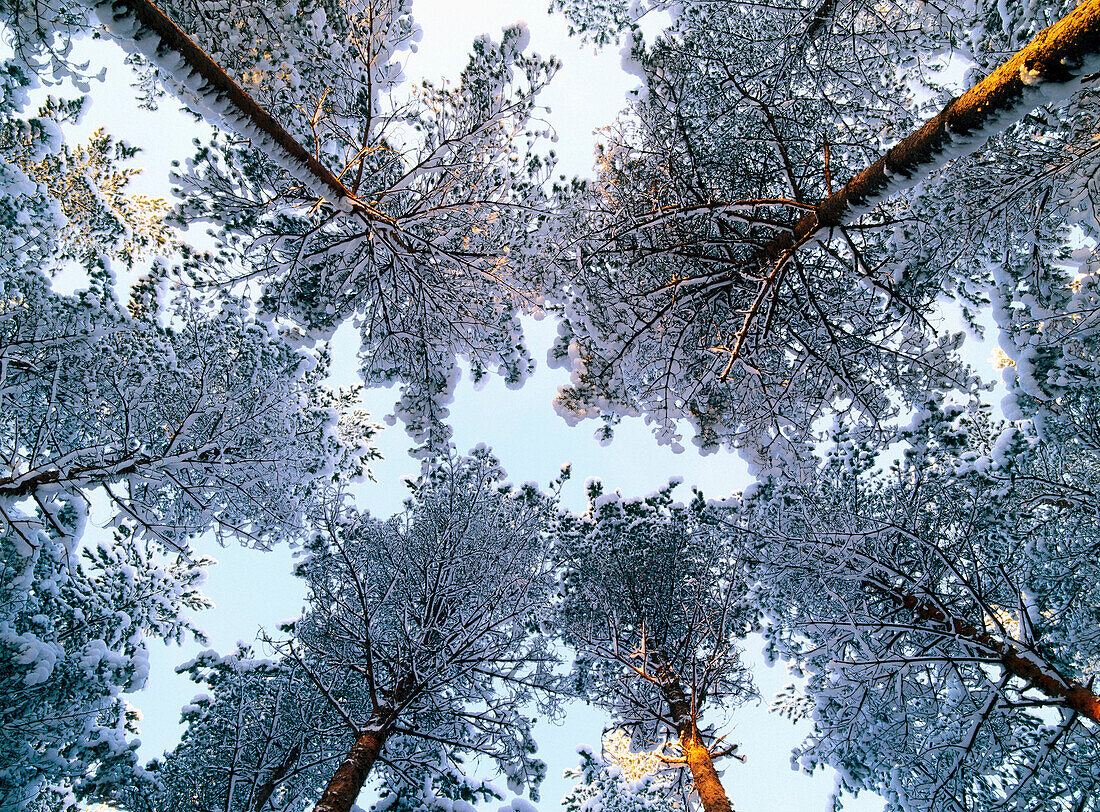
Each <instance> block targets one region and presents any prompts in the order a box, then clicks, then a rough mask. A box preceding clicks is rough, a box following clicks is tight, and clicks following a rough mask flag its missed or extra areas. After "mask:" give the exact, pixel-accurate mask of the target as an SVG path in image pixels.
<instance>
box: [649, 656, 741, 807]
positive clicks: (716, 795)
mask: <svg viewBox="0 0 1100 812" xmlns="http://www.w3.org/2000/svg"><path fill="white" fill-rule="evenodd" d="M649 659H650V660H651V661H652V662H653V663H654V666H655V668H656V671H657V677H658V684H659V685H660V687H661V696H662V697H663V698H664V700H665V704H667V705H668V712H669V716H670V717H671V718H672V722H673V724H674V725H676V734H677V735H678V736H679V737H680V750H681V751H682V752H683V754H684V761H686V762H687V766H688V769H689V770H691V780H692V783H693V784H694V785H695V792H696V794H698V796H699V802H700V803H702V805H703V809H704V812H733V807H732V806H731V805H730V799H729V796H728V795H726V789H725V787H723V786H722V780H721V779H720V778H719V777H718V770H716V769H715V768H714V759H713V758H712V757H711V754H710V749H709V748H708V747H707V746H706V744H705V743H704V742H703V739H702V737H701V736H700V735H699V727H698V725H696V723H695V719H696V716H697V712H698V709H697V708H696V707H695V703H694V701H693V700H692V699H689V698H688V696H687V694H686V693H685V692H684V688H683V686H682V685H681V684H680V678H679V676H678V675H677V674H676V673H675V671H673V670H672V669H671V668H670V667H669V666H668V663H667V662H666V661H665V659H664V657H662V656H661V654H660V652H659V651H655V650H651V651H650V652H649Z"/></svg>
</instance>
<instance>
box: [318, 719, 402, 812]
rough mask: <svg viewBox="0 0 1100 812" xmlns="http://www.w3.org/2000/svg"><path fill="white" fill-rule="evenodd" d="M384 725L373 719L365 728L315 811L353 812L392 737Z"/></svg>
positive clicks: (329, 783) (341, 763)
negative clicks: (388, 740)
mask: <svg viewBox="0 0 1100 812" xmlns="http://www.w3.org/2000/svg"><path fill="white" fill-rule="evenodd" d="M382 725H383V721H382V720H380V719H377V718H376V717H375V716H373V715H372V716H371V719H370V721H369V722H368V723H367V726H366V728H365V729H364V730H363V731H362V732H361V733H360V734H359V736H358V737H357V738H356V739H355V743H354V744H352V746H351V750H349V751H348V754H347V755H346V756H344V760H343V761H342V762H340V766H339V767H337V769H336V773H335V774H334V775H333V776H332V779H331V780H330V781H329V782H328V786H327V787H325V791H324V793H323V794H322V795H321V800H319V801H318V802H317V806H315V807H314V808H313V812H350V810H351V808H352V806H354V805H355V799H356V798H358V797H359V793H360V791H362V789H363V784H365V783H366V781H367V776H368V775H370V770H371V767H373V766H374V762H375V761H376V760H377V759H378V754H379V753H381V752H382V746H383V745H384V744H385V743H386V737H387V736H388V735H389V730H388V729H387V728H386V727H383V726H382Z"/></svg>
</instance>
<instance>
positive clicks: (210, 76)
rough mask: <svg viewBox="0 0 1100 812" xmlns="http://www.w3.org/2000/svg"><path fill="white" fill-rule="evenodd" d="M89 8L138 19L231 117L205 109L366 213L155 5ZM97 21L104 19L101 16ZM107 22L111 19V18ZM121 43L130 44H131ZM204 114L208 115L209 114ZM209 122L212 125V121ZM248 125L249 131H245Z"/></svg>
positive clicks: (109, 2)
mask: <svg viewBox="0 0 1100 812" xmlns="http://www.w3.org/2000/svg"><path fill="white" fill-rule="evenodd" d="M93 6H95V7H97V9H98V10H99V11H100V14H101V15H109V16H110V18H112V19H114V20H121V19H125V18H128V19H130V20H133V21H136V22H137V23H138V24H139V25H140V27H141V29H142V33H145V34H149V33H151V34H153V35H155V36H156V38H157V41H158V42H159V43H160V48H163V49H164V50H166V51H168V52H170V53H172V54H174V55H176V56H177V57H180V58H182V59H183V61H184V62H185V63H186V65H187V67H188V68H189V69H190V70H191V71H192V72H193V73H194V74H196V75H197V76H199V77H201V79H202V82H203V84H204V87H203V89H202V92H204V93H209V94H211V95H212V96H214V97H216V98H217V100H218V102H219V103H221V104H222V105H228V106H229V107H230V108H232V110H233V111H234V113H235V115H232V116H226V115H225V114H224V113H223V114H220V115H219V113H218V111H217V110H214V109H213V106H211V110H210V111H209V112H210V113H213V115H214V117H215V118H221V119H222V120H223V121H225V122H226V123H227V124H229V125H231V126H233V125H234V124H236V126H233V128H234V129H237V130H239V131H240V133H239V134H240V135H242V136H244V137H245V138H252V139H253V140H255V136H256V135H257V134H262V135H263V136H265V137H266V139H267V140H268V142H269V144H271V145H273V146H274V147H275V148H277V149H278V150H280V151H282V152H283V153H285V155H286V156H287V157H289V158H290V159H291V161H290V166H292V167H294V168H295V169H300V171H298V172H295V180H297V181H299V182H301V183H304V184H305V185H306V186H307V187H309V188H310V189H312V190H314V191H315V192H317V193H320V192H322V191H324V192H326V193H327V194H325V195H323V196H325V197H328V198H330V199H331V200H332V201H333V202H334V203H338V202H340V201H343V204H344V205H348V206H351V207H352V208H353V209H355V210H357V211H366V209H365V207H363V206H362V205H361V204H360V203H359V202H358V201H357V200H355V197H354V195H352V193H351V192H350V191H349V190H348V189H347V187H346V186H344V184H343V182H341V181H340V179H339V178H337V177H336V175H334V174H333V173H332V171H331V170H330V169H329V168H328V167H326V166H324V165H323V164H322V163H321V162H320V161H319V160H317V158H316V157H315V156H314V155H313V154H312V153H311V152H310V151H309V150H307V149H306V148H305V147H303V146H302V145H301V144H300V143H299V142H298V141H297V140H296V139H295V138H294V136H292V135H291V134H290V133H288V132H287V131H286V130H285V129H284V128H283V127H282V125H281V124H279V122H277V121H276V120H275V119H274V117H272V115H271V114H270V113H268V112H267V110H265V109H264V108H263V107H261V106H260V105H259V104H257V103H256V101H255V100H254V99H253V98H252V97H251V96H250V95H248V93H247V92H245V90H244V89H243V88H242V87H241V86H240V85H238V84H237V83H236V82H235V81H234V80H233V78H232V77H231V76H230V75H229V74H227V73H226V72H225V70H224V69H223V68H222V67H221V65H219V64H218V63H217V62H215V61H214V60H213V59H211V58H210V56H209V55H208V54H207V53H206V52H205V51H204V50H203V49H202V48H200V47H199V46H198V45H197V44H196V43H195V41H194V40H192V39H191V38H190V37H189V36H188V35H187V34H186V33H185V32H184V31H183V30H182V29H181V28H180V27H179V26H178V25H176V24H175V23H174V22H173V21H172V20H171V19H170V18H169V17H168V16H167V15H166V14H165V13H164V12H163V11H161V10H160V9H159V8H157V6H156V5H155V4H154V3H152V2H151V1H150V0H99V2H95V3H93ZM101 19H103V17H102V16H101ZM105 22H108V23H109V20H105ZM108 28H110V25H108ZM131 36H132V35H131ZM116 38H117V35H116ZM120 39H121V38H120ZM122 44H123V45H126V46H129V47H133V43H131V42H123V43H122ZM128 49H129V48H128ZM148 50H149V49H148V48H146V49H145V51H148ZM146 56H148V57H149V59H150V60H151V61H152V62H153V64H157V63H158V61H160V60H159V57H160V53H159V49H158V52H157V53H146ZM165 75H167V76H172V75H173V71H172V70H171V69H169V68H167V67H166V68H165ZM207 117H208V118H210V116H209V115H208V116H207ZM210 123H216V121H211V122H210ZM250 129H252V130H253V132H249V130H250Z"/></svg>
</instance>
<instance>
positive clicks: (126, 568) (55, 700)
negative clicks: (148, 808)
mask: <svg viewBox="0 0 1100 812" xmlns="http://www.w3.org/2000/svg"><path fill="white" fill-rule="evenodd" d="M52 507H53V509H52V510H51V512H50V513H49V514H48V520H49V525H50V528H49V529H48V530H46V531H44V532H39V533H38V534H37V536H36V542H37V547H36V549H35V550H34V551H33V554H32V555H27V554H25V553H24V552H23V551H21V550H20V549H19V543H18V542H16V541H15V539H14V537H13V535H12V534H10V533H7V534H4V535H3V536H0V690H2V691H3V700H2V703H0V809H5V810H9V809H11V810H21V809H42V810H46V809H63V808H67V807H68V806H70V805H71V804H72V803H73V802H74V801H75V800H76V798H77V797H84V796H88V795H91V796H93V797H108V798H109V797H115V796H118V795H119V794H121V793H123V792H125V791H127V790H128V789H131V790H132V788H133V787H134V786H135V784H140V783H141V782H142V780H143V773H142V771H141V770H140V769H139V768H138V767H137V762H138V759H137V753H136V752H135V751H136V747H137V744H136V741H135V734H136V733H137V732H138V731H137V726H136V723H137V721H138V720H139V719H140V714H139V713H138V712H137V711H136V710H135V709H134V708H133V707H132V706H131V705H130V703H129V702H127V700H126V698H125V697H124V696H122V694H124V693H132V692H134V691H138V690H140V689H142V688H143V687H144V686H145V681H146V677H147V675H148V671H149V663H148V656H149V651H148V638H150V637H159V638H162V639H164V640H168V641H175V642H180V641H181V640H182V639H183V638H184V637H185V636H190V635H196V636H199V637H200V638H201V633H199V632H198V631H197V630H196V629H195V627H194V626H193V625H192V624H191V622H190V621H189V620H188V619H187V618H186V616H185V615H184V614H182V613H183V612H184V611H185V610H186V609H187V608H190V609H201V608H203V607H205V606H206V605H207V602H206V599H205V598H204V597H203V595H202V593H201V592H200V591H199V586H200V585H201V583H202V581H203V578H204V577H205V576H204V573H203V568H204V566H205V565H206V564H207V563H209V562H208V561H207V560H206V559H203V558H194V559H192V560H190V561H186V560H184V559H183V558H182V557H180V556H164V555H161V554H158V553H157V552H156V551H155V550H153V551H150V549H149V546H148V545H147V544H145V543H143V542H141V541H139V540H138V539H137V538H135V537H134V536H133V535H132V534H131V533H130V532H129V526H127V525H124V526H123V527H121V528H120V529H119V530H118V531H116V533H115V535H114V538H113V539H111V538H109V537H105V538H103V539H102V540H100V541H98V542H96V543H94V544H85V545H84V547H83V549H81V548H80V547H79V546H78V545H79V535H80V533H79V531H80V527H79V525H80V523H81V521H82V517H81V515H80V514H79V512H78V509H74V505H73V503H67V504H64V505H54V506H52ZM104 536H106V534H104ZM13 542H15V543H13Z"/></svg>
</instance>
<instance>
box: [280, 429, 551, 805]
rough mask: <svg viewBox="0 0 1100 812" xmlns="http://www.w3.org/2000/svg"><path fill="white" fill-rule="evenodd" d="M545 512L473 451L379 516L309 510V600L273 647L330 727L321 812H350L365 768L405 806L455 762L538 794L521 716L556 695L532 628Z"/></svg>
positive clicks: (486, 456) (305, 573) (329, 507)
mask: <svg viewBox="0 0 1100 812" xmlns="http://www.w3.org/2000/svg"><path fill="white" fill-rule="evenodd" d="M552 506H553V505H552V501H551V500H550V499H549V498H548V497H547V496H545V495H543V494H542V493H540V492H539V491H538V490H537V489H536V488H534V487H533V486H531V485H526V486H523V487H520V488H516V487H513V486H511V485H510V484H508V483H507V482H506V481H505V480H504V472H503V471H502V470H501V468H500V466H499V463H498V462H497V461H496V459H494V458H493V456H492V455H491V454H490V453H489V452H488V451H487V450H485V449H484V448H481V449H475V450H474V452H473V453H472V456H470V457H449V458H444V459H442V460H439V461H436V462H435V463H434V464H433V465H432V466H431V467H430V469H429V470H428V472H427V473H426V474H425V475H424V477H423V478H422V479H421V480H420V481H418V482H417V483H415V484H414V485H413V492H412V495H411V497H410V499H409V501H408V503H407V505H406V509H405V511H404V512H403V513H401V514H398V515H397V516H394V517H392V518H390V519H388V520H385V521H382V520H379V519H374V518H371V517H370V516H369V515H366V514H361V513H359V512H358V511H357V510H355V509H354V507H353V506H352V505H351V504H350V502H349V501H348V499H347V497H346V496H345V495H344V494H343V493H341V492H340V491H335V492H333V493H332V494H331V495H330V497H329V498H328V499H327V501H325V502H324V503H323V504H322V505H320V506H319V507H318V508H317V510H316V512H315V514H314V515H313V517H312V520H311V522H312V528H313V529H312V534H311V536H310V539H309V541H308V542H307V543H306V545H305V557H304V558H303V560H302V562H301V563H300V564H299V565H298V570H297V571H298V575H299V576H300V577H302V578H304V579H305V581H306V584H307V589H308V598H309V605H308V607H307V610H306V613H305V614H304V615H302V617H301V618H299V619H298V620H296V621H294V622H293V623H291V624H289V625H288V626H287V627H286V630H287V631H290V632H292V633H293V637H292V638H291V639H290V640H288V641H287V642H285V643H279V644H277V648H278V649H279V650H280V651H281V652H282V653H283V654H284V658H285V659H287V660H288V661H289V662H293V663H294V664H295V665H296V667H297V668H299V669H301V670H302V671H303V672H304V673H305V674H307V675H308V677H309V679H310V680H311V681H312V682H313V683H314V685H315V686H316V688H317V690H318V691H320V692H321V694H322V695H323V696H324V697H325V699H326V700H327V702H328V703H329V705H330V707H331V711H332V712H333V713H335V714H336V715H337V716H338V717H339V719H340V720H341V721H342V723H343V729H342V731H341V733H342V741H343V748H342V749H343V752H342V753H341V756H340V759H339V761H338V766H337V767H335V768H334V770H333V773H332V777H331V779H330V780H329V782H328V785H327V787H326V789H325V791H324V793H323V794H322V795H321V796H320V799H319V800H318V801H317V809H318V810H326V812H327V811H328V810H342V811H343V812H347V810H348V809H350V808H351V805H352V804H353V803H354V801H355V799H356V797H357V795H358V794H359V791H360V789H361V787H362V786H363V783H364V781H365V779H366V778H367V776H368V774H373V772H374V771H375V770H380V771H381V772H383V773H385V780H386V783H387V785H388V786H389V787H390V788H391V792H393V793H395V794H396V798H397V799H398V800H400V799H405V800H406V801H408V800H409V798H410V795H409V793H412V796H411V797H417V794H418V793H423V792H425V791H426V789H425V788H430V786H431V780H430V779H431V778H432V776H433V774H434V775H436V776H439V777H441V778H446V776H447V775H448V774H449V772H451V771H453V769H454V768H455V767H458V766H460V765H461V764H462V761H463V759H464V758H466V757H468V756H480V757H482V758H484V759H490V760H492V762H493V763H495V764H496V765H497V768H498V769H499V770H500V773H501V774H502V775H503V776H504V777H505V778H506V779H507V783H508V785H509V787H511V788H512V789H513V790H515V791H519V790H520V789H521V788H526V789H527V790H528V791H529V793H530V794H531V796H532V798H537V797H538V785H539V782H540V781H541V779H542V777H543V774H544V773H545V766H544V765H543V763H542V762H541V761H539V760H538V759H537V758H535V756H534V752H535V742H534V740H533V739H532V737H531V730H530V728H531V723H532V720H531V719H530V718H529V717H527V716H525V715H524V714H525V712H529V711H528V707H527V706H529V705H530V704H531V703H533V702H535V701H536V700H538V701H540V702H541V703H543V705H545V702H547V701H549V700H550V699H552V692H554V691H556V690H557V687H558V686H557V684H558V678H557V677H556V676H555V675H554V670H553V666H554V665H555V663H556V658H555V656H554V655H553V653H552V652H551V651H550V649H549V648H548V646H547V644H546V641H545V640H544V639H543V638H542V637H541V636H540V635H538V634H535V633H534V629H535V625H536V624H535V621H536V615H535V613H536V611H537V610H538V609H539V607H540V606H541V605H542V604H543V602H544V601H545V596H546V590H547V589H548V588H549V586H550V578H549V569H548V564H547V560H546V551H547V546H548V537H547V532H546V525H547V522H548V520H549V514H550V512H551V509H552ZM434 765H439V766H438V767H436V766H434ZM410 775H411V776H421V777H422V778H424V777H426V778H427V779H429V781H428V783H427V784H422V785H421V786H418V785H417V783H418V782H415V781H410V778H409V776H410ZM403 787H404V789H403ZM428 794H429V795H430V793H428ZM421 800H422V801H425V800H426V799H425V798H424V797H423V796H422V795H421Z"/></svg>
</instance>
